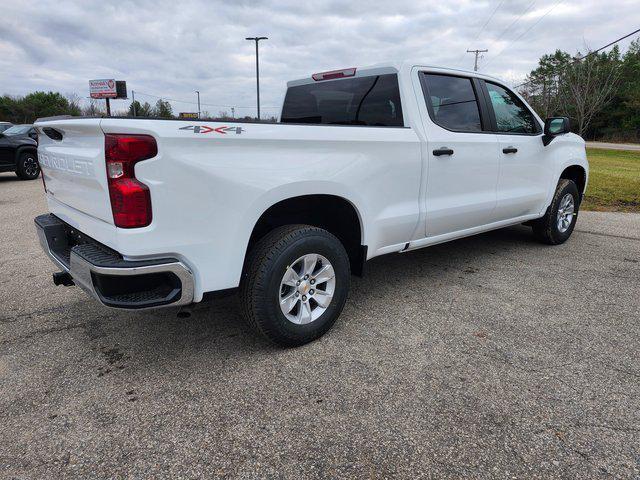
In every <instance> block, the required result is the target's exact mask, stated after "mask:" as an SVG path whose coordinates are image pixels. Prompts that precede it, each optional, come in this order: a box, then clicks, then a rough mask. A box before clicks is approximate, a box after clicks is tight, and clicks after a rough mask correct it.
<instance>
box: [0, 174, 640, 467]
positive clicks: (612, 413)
mask: <svg viewBox="0 0 640 480" xmlns="http://www.w3.org/2000/svg"><path fill="white" fill-rule="evenodd" d="M41 188H42V187H41V183H40V181H35V182H20V181H17V180H15V178H14V177H13V176H11V175H9V174H7V175H0V225H2V229H1V230H0V265H1V267H2V270H1V271H2V277H1V278H0V426H1V427H0V431H1V434H0V477H2V478H13V477H16V478H113V477H125V476H126V477H131V478H151V477H156V478H158V477H184V478H194V477H201V476H206V477H209V478H211V477H213V476H215V475H219V476H226V477H234V478H251V479H253V478H296V479H299V478H339V477H341V478H355V477H360V478H363V477H364V478H389V477H404V478H416V477H424V476H433V477H435V478H461V477H467V478H469V477H474V478H477V477H486V478H507V477H518V478H581V479H583V478H638V476H640V357H639V355H638V349H639V346H640V301H639V295H638V294H639V292H640V216H639V215H633V214H604V213H583V214H581V217H580V219H579V222H578V231H577V232H576V233H575V234H574V236H573V238H572V239H571V240H570V241H569V242H568V243H567V244H565V245H562V246H559V247H546V246H542V245H539V244H537V243H535V242H533V241H532V240H531V237H530V235H529V231H528V229H527V228H525V227H517V228H510V229H506V230H502V231H498V232H493V233H489V234H485V235H481V236H478V237H474V238H469V239H465V240H460V241H457V242H454V243H450V244H445V245H440V246H436V247H432V248H429V249H425V250H421V251H416V252H412V253H407V254H402V255H390V256H386V257H382V258H379V259H376V260H374V261H372V262H371V264H370V265H369V266H368V275H367V276H366V277H365V278H364V279H354V281H353V291H352V294H351V296H350V300H349V301H348V303H347V306H346V309H345V311H344V315H343V317H342V318H341V320H339V321H338V323H337V324H336V326H335V328H334V329H333V330H332V331H331V332H330V333H329V334H328V335H327V336H325V337H324V338H323V339H321V340H320V341H318V342H315V343H313V344H311V345H308V346H305V347H302V348H299V349H294V350H281V349H277V348H274V347H271V346H269V345H267V344H265V343H264V342H263V341H262V340H260V339H259V338H256V337H255V336H253V335H252V334H251V333H250V332H248V331H247V330H246V328H245V326H244V325H243V324H242V322H241V320H240V318H239V316H238V314H237V305H236V300H235V299H233V298H229V299H224V300H220V301H218V302H217V303H215V304H211V305H206V306H200V307H198V308H197V309H196V311H195V313H194V315H193V316H192V317H191V318H189V319H186V320H185V319H178V318H176V316H175V310H166V311H161V312H156V313H139V312H138V313H135V312H134V313H120V312H116V311H111V310H107V309H105V308H102V307H100V306H98V305H96V304H95V303H93V302H92V301H90V300H89V299H87V297H86V296H85V295H84V294H82V293H81V292H80V291H79V290H78V289H77V288H63V287H54V286H53V284H52V283H51V281H50V274H51V271H52V270H53V266H52V265H51V264H50V263H49V261H48V260H46V259H45V258H44V256H43V255H42V254H41V252H40V251H39V247H38V246H37V244H36V241H35V238H34V232H33V228H32V220H31V219H32V218H33V217H34V216H35V215H36V214H39V213H41V212H43V211H44V203H43V201H42V195H41Z"/></svg>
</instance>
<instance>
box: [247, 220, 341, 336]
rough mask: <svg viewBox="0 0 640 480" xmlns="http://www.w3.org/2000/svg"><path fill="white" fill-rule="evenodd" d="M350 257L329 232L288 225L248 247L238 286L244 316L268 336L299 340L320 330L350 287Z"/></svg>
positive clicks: (336, 312) (334, 314) (331, 319)
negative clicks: (245, 264) (244, 266)
mask: <svg viewBox="0 0 640 480" xmlns="http://www.w3.org/2000/svg"><path fill="white" fill-rule="evenodd" d="M349 280H350V271H349V258H348V256H347V252H346V251H345V249H344V246H343V245H342V243H341V242H340V241H339V240H338V239H337V238H336V237H335V236H333V235H332V234H331V233H329V232H327V231H326V230H323V229H321V228H316V227H311V226H308V225H287V226H284V227H280V228H277V229H275V230H273V231H272V232H270V233H269V234H267V235H266V236H265V237H264V238H262V239H261V240H260V241H259V242H258V243H257V244H256V245H255V246H254V247H253V248H252V250H251V252H250V253H249V257H248V260H247V266H246V268H245V273H244V277H243V281H242V285H241V288H240V298H241V302H242V305H243V309H244V314H245V317H246V319H247V321H248V322H249V323H250V324H251V325H252V326H253V327H254V328H255V329H256V330H257V331H258V332H259V333H261V334H262V335H264V336H265V337H266V338H268V339H269V340H271V341H272V342H274V343H276V344H278V345H283V346H290V347H292V346H299V345H304V344H305V343H308V342H310V341H312V340H315V339H317V338H318V337H320V336H322V335H324V334H325V333H326V332H327V331H328V330H329V329H330V328H331V327H332V326H333V324H334V323H335V321H336V320H337V318H338V316H339V315H340V313H341V312H342V308H343V307H344V304H345V301H346V299H347V294H348V291H349Z"/></svg>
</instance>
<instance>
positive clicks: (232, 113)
mask: <svg viewBox="0 0 640 480" xmlns="http://www.w3.org/2000/svg"><path fill="white" fill-rule="evenodd" d="M231 118H233V119H235V118H236V109H235V107H231Z"/></svg>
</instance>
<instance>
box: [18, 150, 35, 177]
mask: <svg viewBox="0 0 640 480" xmlns="http://www.w3.org/2000/svg"><path fill="white" fill-rule="evenodd" d="M16 175H18V177H19V178H21V179H22V180H35V179H36V178H38V175H40V165H38V158H37V157H36V154H35V153H34V152H23V153H21V154H20V158H18V165H17V168H16Z"/></svg>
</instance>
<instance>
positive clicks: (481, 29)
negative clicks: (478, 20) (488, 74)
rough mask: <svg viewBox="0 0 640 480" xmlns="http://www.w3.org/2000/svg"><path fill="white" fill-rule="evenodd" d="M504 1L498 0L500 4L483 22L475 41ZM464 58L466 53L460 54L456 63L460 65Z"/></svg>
mask: <svg viewBox="0 0 640 480" xmlns="http://www.w3.org/2000/svg"><path fill="white" fill-rule="evenodd" d="M503 3H504V0H500V2H498V5H496V8H494V9H493V12H491V15H489V18H487V20H486V21H485V22H484V24H482V27H480V30H479V31H478V33H477V34H476V36H475V38H474V39H473V43H475V42H476V40H478V38H480V34H481V33H482V32H483V31H484V29H485V28H486V27H487V25H489V22H490V21H491V19H492V18H493V16H494V15H495V14H496V12H497V11H498V9H499V8H500V7H501V6H502V4H503ZM468 51H469V49H468V48H467V52H468ZM463 58H464V53H463V54H462V55H461V56H460V58H459V59H458V62H457V63H456V65H460V62H461V61H462V59H463Z"/></svg>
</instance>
